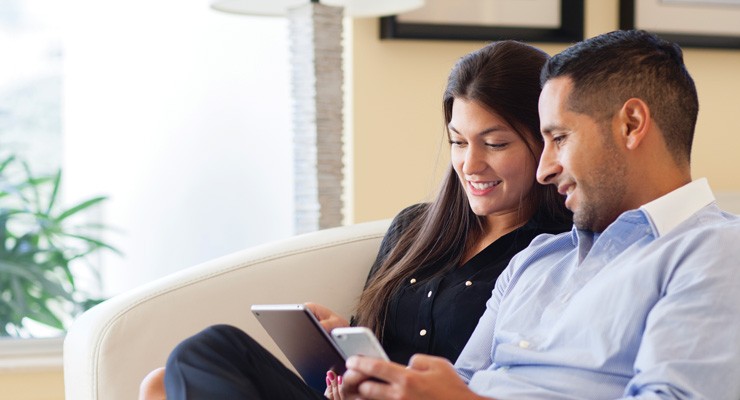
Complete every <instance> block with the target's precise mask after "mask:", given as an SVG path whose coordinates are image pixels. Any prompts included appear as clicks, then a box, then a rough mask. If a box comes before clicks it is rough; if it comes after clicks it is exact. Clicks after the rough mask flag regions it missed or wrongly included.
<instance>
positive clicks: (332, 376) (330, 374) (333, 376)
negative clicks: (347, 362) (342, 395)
mask: <svg viewBox="0 0 740 400" xmlns="http://www.w3.org/2000/svg"><path fill="white" fill-rule="evenodd" d="M336 378H337V375H336V374H335V373H334V371H329V372H327V373H326V379H329V380H330V381H333V380H334V379H336Z"/></svg>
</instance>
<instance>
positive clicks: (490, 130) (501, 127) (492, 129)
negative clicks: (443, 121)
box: [447, 124, 508, 136]
mask: <svg viewBox="0 0 740 400" xmlns="http://www.w3.org/2000/svg"><path fill="white" fill-rule="evenodd" d="M447 128H448V129H449V130H450V131H452V132H455V133H457V134H458V135H462V133H460V131H459V130H457V129H456V128H455V127H454V126H452V124H449V125H447ZM505 130H508V128H507V127H505V126H504V125H493V126H491V127H489V128H486V129H484V130H482V131H480V132H478V133H476V136H485V135H488V134H490V133H494V132H498V131H505Z"/></svg>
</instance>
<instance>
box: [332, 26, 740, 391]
mask: <svg viewBox="0 0 740 400" xmlns="http://www.w3.org/2000/svg"><path fill="white" fill-rule="evenodd" d="M542 83H543V91H542V94H541V96H540V104H539V107H540V122H541V130H542V135H543V137H544V139H545V148H544V151H543V154H542V157H541V161H540V165H539V168H538V171H537V179H538V181H539V182H540V183H542V184H552V185H556V186H557V187H558V191H559V192H560V193H561V194H563V195H565V196H566V203H565V204H566V206H567V207H568V208H569V209H570V210H571V211H573V217H574V224H575V226H574V228H573V231H572V232H570V233H565V234H561V235H558V236H552V235H546V236H540V237H538V238H536V239H535V240H534V241H533V242H532V244H531V245H530V246H529V247H528V248H527V249H525V250H524V251H522V252H521V253H520V254H519V255H517V256H516V257H515V258H514V259H513V260H512V261H511V263H510V264H509V267H508V268H507V270H506V271H505V272H504V274H503V275H502V276H501V277H500V278H499V281H498V282H497V284H496V288H495V289H494V291H493V294H492V297H491V299H490V300H489V301H488V304H487V310H486V312H485V313H484V315H483V316H482V317H481V319H480V322H479V324H478V327H477V328H476V330H475V332H474V333H473V336H472V337H471V338H470V341H469V342H468V344H467V346H466V347H465V349H464V350H463V352H462V354H461V355H460V357H459V359H458V360H457V362H456V363H455V367H454V368H453V366H452V365H450V364H449V363H448V362H447V361H445V360H443V359H440V358H435V357H431V356H424V355H416V356H414V357H413V358H412V359H411V361H410V362H409V365H408V366H402V365H398V364H393V363H388V362H383V361H379V360H374V359H370V358H363V357H353V358H350V359H349V360H348V362H347V367H348V369H349V370H348V372H347V373H346V374H345V375H344V390H345V392H346V395H347V396H346V397H348V398H364V399H394V398H404V399H414V398H418V399H482V398H494V399H590V400H594V399H615V398H640V399H643V398H644V399H688V398H692V399H712V400H718V399H732V400H737V399H738V398H740V379H738V377H740V261H738V260H740V246H738V245H737V244H736V242H737V239H738V238H740V219H739V218H738V217H736V216H733V215H730V214H727V213H724V212H722V211H721V210H720V209H719V208H717V206H716V204H715V202H714V197H713V195H712V193H711V190H710V189H709V187H708V184H707V183H706V180H703V179H702V180H697V181H694V182H692V181H691V171H690V166H689V160H690V154H691V144H692V141H693V133H694V126H695V123H696V116H697V112H698V100H697V95H696V89H695V87H694V83H693V80H692V79H691V77H690V76H689V74H688V72H687V71H686V67H685V65H684V63H683V56H682V53H681V50H680V48H678V46H676V45H673V44H670V43H667V42H665V41H662V40H660V39H658V38H657V37H656V36H654V35H651V34H649V33H646V32H642V31H617V32H611V33H607V34H604V35H601V36H598V37H595V38H592V39H589V40H586V41H584V42H581V43H578V44H576V45H574V46H572V47H570V48H568V49H566V50H565V51H563V52H562V53H560V54H558V55H556V56H555V57H553V58H552V59H551V60H550V61H549V62H548V63H547V64H546V65H545V67H544V69H543V72H542ZM369 378H377V379H375V380H371V379H369Z"/></svg>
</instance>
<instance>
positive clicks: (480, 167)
mask: <svg viewBox="0 0 740 400" xmlns="http://www.w3.org/2000/svg"><path fill="white" fill-rule="evenodd" d="M448 131H449V135H450V153H451V161H452V167H453V168H454V169H455V172H456V173H457V176H458V177H459V178H460V183H461V184H462V185H463V187H464V188H465V193H466V194H467V196H468V201H469V202H470V207H471V208H472V210H473V212H474V213H475V214H476V215H479V216H496V215H506V214H510V213H516V212H519V209H520V208H522V207H524V204H525V203H523V202H522V200H523V199H525V198H526V197H527V195H528V194H529V191H530V190H532V187H533V185H534V184H535V171H536V170H537V163H536V160H535V159H534V157H533V156H532V153H531V152H530V150H529V147H528V146H527V143H525V142H524V139H522V138H521V137H520V136H519V135H518V134H517V133H516V131H514V128H512V127H511V125H509V123H507V122H506V121H505V120H504V119H503V118H501V117H499V116H498V115H496V114H494V113H492V112H491V111H489V110H488V109H487V108H485V107H483V106H481V104H480V103H478V102H477V101H475V100H465V99H460V98H456V99H455V100H454V102H453V104H452V119H451V121H450V124H449V126H448Z"/></svg>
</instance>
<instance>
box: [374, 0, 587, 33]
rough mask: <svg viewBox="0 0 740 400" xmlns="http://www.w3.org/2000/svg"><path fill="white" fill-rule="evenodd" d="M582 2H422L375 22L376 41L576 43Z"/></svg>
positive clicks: (579, 30) (580, 29) (446, 0)
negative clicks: (504, 40)
mask: <svg viewBox="0 0 740 400" xmlns="http://www.w3.org/2000/svg"><path fill="white" fill-rule="evenodd" d="M583 17H584V13H583V0H426V2H425V5H424V6H423V7H421V8H419V9H417V10H413V11H410V12H407V13H403V14H399V15H395V16H391V17H383V18H381V19H380V37H381V38H382V39H431V40H483V41H492V40H502V39H516V40H522V41H527V42H565V43H568V42H577V41H579V40H581V39H583Z"/></svg>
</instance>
